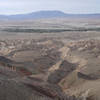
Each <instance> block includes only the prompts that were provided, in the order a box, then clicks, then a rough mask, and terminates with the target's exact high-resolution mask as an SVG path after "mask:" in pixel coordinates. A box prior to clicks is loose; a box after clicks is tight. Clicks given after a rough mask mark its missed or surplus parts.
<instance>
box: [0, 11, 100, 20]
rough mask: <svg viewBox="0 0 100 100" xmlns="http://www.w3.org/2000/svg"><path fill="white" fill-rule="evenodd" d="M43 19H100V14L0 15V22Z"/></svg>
mask: <svg viewBox="0 0 100 100" xmlns="http://www.w3.org/2000/svg"><path fill="white" fill-rule="evenodd" d="M45 18H100V14H99V13H98V14H67V13H64V12H62V11H55V10H54V11H37V12H32V13H28V14H17V15H0V19H1V20H26V19H45Z"/></svg>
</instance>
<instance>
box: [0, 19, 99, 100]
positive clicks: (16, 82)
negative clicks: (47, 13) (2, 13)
mask: <svg viewBox="0 0 100 100" xmlns="http://www.w3.org/2000/svg"><path fill="white" fill-rule="evenodd" d="M0 100H100V21H99V20H98V19H46V20H44V19H42V20H27V21H17V22H16V21H11V22H9V21H1V23H0Z"/></svg>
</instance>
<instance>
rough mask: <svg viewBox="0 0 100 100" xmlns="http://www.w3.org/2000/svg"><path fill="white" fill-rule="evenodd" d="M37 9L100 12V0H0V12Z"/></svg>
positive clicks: (11, 12) (21, 11) (8, 12)
mask: <svg viewBox="0 0 100 100" xmlns="http://www.w3.org/2000/svg"><path fill="white" fill-rule="evenodd" d="M39 10H61V11H64V12H66V13H100V0H0V14H20V13H28V12H34V11H39Z"/></svg>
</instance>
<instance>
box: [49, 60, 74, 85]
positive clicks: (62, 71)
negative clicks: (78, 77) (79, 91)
mask: <svg viewBox="0 0 100 100" xmlns="http://www.w3.org/2000/svg"><path fill="white" fill-rule="evenodd" d="M75 68H76V65H75V64H72V63H70V62H68V61H66V60H64V61H62V63H61V65H60V67H59V69H57V70H55V71H54V72H53V73H51V74H50V76H49V77H48V82H50V83H53V84H57V83H59V82H60V81H61V80H62V79H63V78H64V77H65V76H67V75H68V74H69V73H71V72H72V71H73V70H75Z"/></svg>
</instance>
